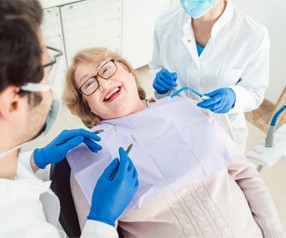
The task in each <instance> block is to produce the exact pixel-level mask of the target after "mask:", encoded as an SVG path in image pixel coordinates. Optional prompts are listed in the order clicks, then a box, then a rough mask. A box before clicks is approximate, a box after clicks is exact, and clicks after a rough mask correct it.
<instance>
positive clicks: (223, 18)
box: [183, 1, 233, 39]
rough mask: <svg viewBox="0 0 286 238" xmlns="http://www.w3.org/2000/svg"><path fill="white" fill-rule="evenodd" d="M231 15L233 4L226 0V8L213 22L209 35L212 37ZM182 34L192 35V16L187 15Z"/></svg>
mask: <svg viewBox="0 0 286 238" xmlns="http://www.w3.org/2000/svg"><path fill="white" fill-rule="evenodd" d="M232 16H233V4H232V2H231V1H227V5H226V8H225V10H224V12H223V14H222V15H221V17H220V18H219V19H218V20H217V22H216V23H215V24H214V26H213V28H212V32H211V37H212V38H213V39H214V38H215V37H216V35H217V34H218V33H219V31H220V30H221V29H222V28H223V27H224V26H225V25H226V24H227V23H228V22H229V19H230V18H231V17H232ZM183 32H184V35H186V36H189V35H190V34H191V35H193V36H194V32H193V28H192V17H190V16H189V18H188V19H187V21H186V23H185V24H184V26H183Z"/></svg>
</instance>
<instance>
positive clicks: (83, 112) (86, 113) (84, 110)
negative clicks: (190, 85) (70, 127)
mask: <svg viewBox="0 0 286 238" xmlns="http://www.w3.org/2000/svg"><path fill="white" fill-rule="evenodd" d="M110 59H114V60H115V61H118V62H121V63H122V64H123V65H124V66H125V67H126V68H127V70H128V71H129V72H131V73H132V74H133V75H134V78H135V81H136V84H137V88H138V95H139V97H140V99H145V97H146V93H145V91H144V89H143V88H142V87H141V86H140V84H139V80H138V78H137V74H136V72H135V71H134V69H133V68H132V66H131V65H130V64H129V63H128V62H127V61H126V60H125V59H123V58H122V57H121V56H120V55H119V54H117V53H115V52H112V51H110V50H108V49H106V48H103V47H97V48H89V49H84V50H81V51H79V52H78V53H77V54H76V55H75V56H74V57H73V59H72V64H71V66H70V67H69V68H68V71H67V75H66V81H65V87H64V93H63V102H64V104H65V105H66V106H67V107H68V108H69V109H70V111H71V112H72V114H74V115H76V116H78V117H79V118H80V119H81V120H82V122H83V123H84V124H85V125H86V126H87V127H89V128H91V127H93V126H94V125H97V124H99V122H100V121H101V120H102V119H101V118H100V117H98V116H97V115H95V114H94V113H92V112H91V110H90V108H89V106H88V103H87V102H86V101H85V100H84V98H83V96H82V93H81V92H80V91H79V89H78V87H77V85H76V81H75V71H76V69H77V66H78V64H79V63H95V64H97V63H100V62H102V61H105V60H110Z"/></svg>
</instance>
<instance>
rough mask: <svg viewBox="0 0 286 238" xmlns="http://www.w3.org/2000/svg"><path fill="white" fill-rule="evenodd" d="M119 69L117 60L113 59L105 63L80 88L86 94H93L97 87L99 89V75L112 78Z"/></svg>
mask: <svg viewBox="0 0 286 238" xmlns="http://www.w3.org/2000/svg"><path fill="white" fill-rule="evenodd" d="M116 71H117V66H116V64H115V60H114V59H111V60H109V61H107V62H106V63H104V64H103V65H102V66H101V67H100V69H99V70H98V72H97V74H96V75H95V76H93V77H92V78H89V79H88V80H86V81H85V82H84V83H83V84H82V85H81V86H80V87H79V90H80V92H82V93H83V94H84V95H86V96H90V95H91V94H93V93H94V92H95V91H96V89H98V87H99V84H98V81H97V79H96V78H97V76H99V77H101V78H103V79H109V78H111V77H112V76H113V75H114V74H115V73H116Z"/></svg>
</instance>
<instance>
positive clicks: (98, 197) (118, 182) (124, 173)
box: [87, 148, 139, 226]
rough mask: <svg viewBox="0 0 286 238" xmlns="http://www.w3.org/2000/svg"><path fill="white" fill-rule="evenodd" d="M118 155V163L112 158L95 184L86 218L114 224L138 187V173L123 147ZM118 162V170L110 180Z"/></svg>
mask: <svg viewBox="0 0 286 238" xmlns="http://www.w3.org/2000/svg"><path fill="white" fill-rule="evenodd" d="M119 155H120V163H119V161H118V159H117V158H116V159H114V160H113V161H112V162H111V164H110V165H109V166H108V167H107V168H106V169H105V170H104V172H103V174H102V175H101V177H100V178H99V180H98V181H97V184H96V185H95V188H94V191H93V195H92V202H91V209H90V212H89V215H88V217H87V219H88V220H96V221H100V222H104V223H107V224H109V225H112V226H114V224H115V221H116V220H117V219H118V217H119V216H120V215H121V214H122V212H123V211H124V210H125V208H126V207H127V206H128V204H129V203H130V202H131V200H132V198H133V197H134V195H135V193H136V191H137V189H138V186H139V182H138V175H137V171H136V169H135V167H134V165H133V163H132V161H131V160H130V158H129V157H128V155H127V154H126V153H125V151H124V150H123V148H119ZM118 163H119V167H118V171H117V173H116V174H115V176H114V178H113V179H112V180H111V178H110V177H111V175H112V173H113V171H114V170H115V169H116V167H117V165H118Z"/></svg>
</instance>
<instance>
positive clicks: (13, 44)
mask: <svg viewBox="0 0 286 238" xmlns="http://www.w3.org/2000/svg"><path fill="white" fill-rule="evenodd" d="M41 56H42V50H41V46H40V43H39V39H38V36H37V33H36V32H35V30H34V27H33V26H32V25H31V24H30V22H29V21H28V20H27V19H25V18H12V19H6V18H2V17H0V92H2V90H4V89H5V88H6V87H7V86H9V85H14V86H18V87H20V86H23V85H25V84H27V83H28V82H34V83H38V82H40V81H41V80H42V78H43V67H42V62H41Z"/></svg>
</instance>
